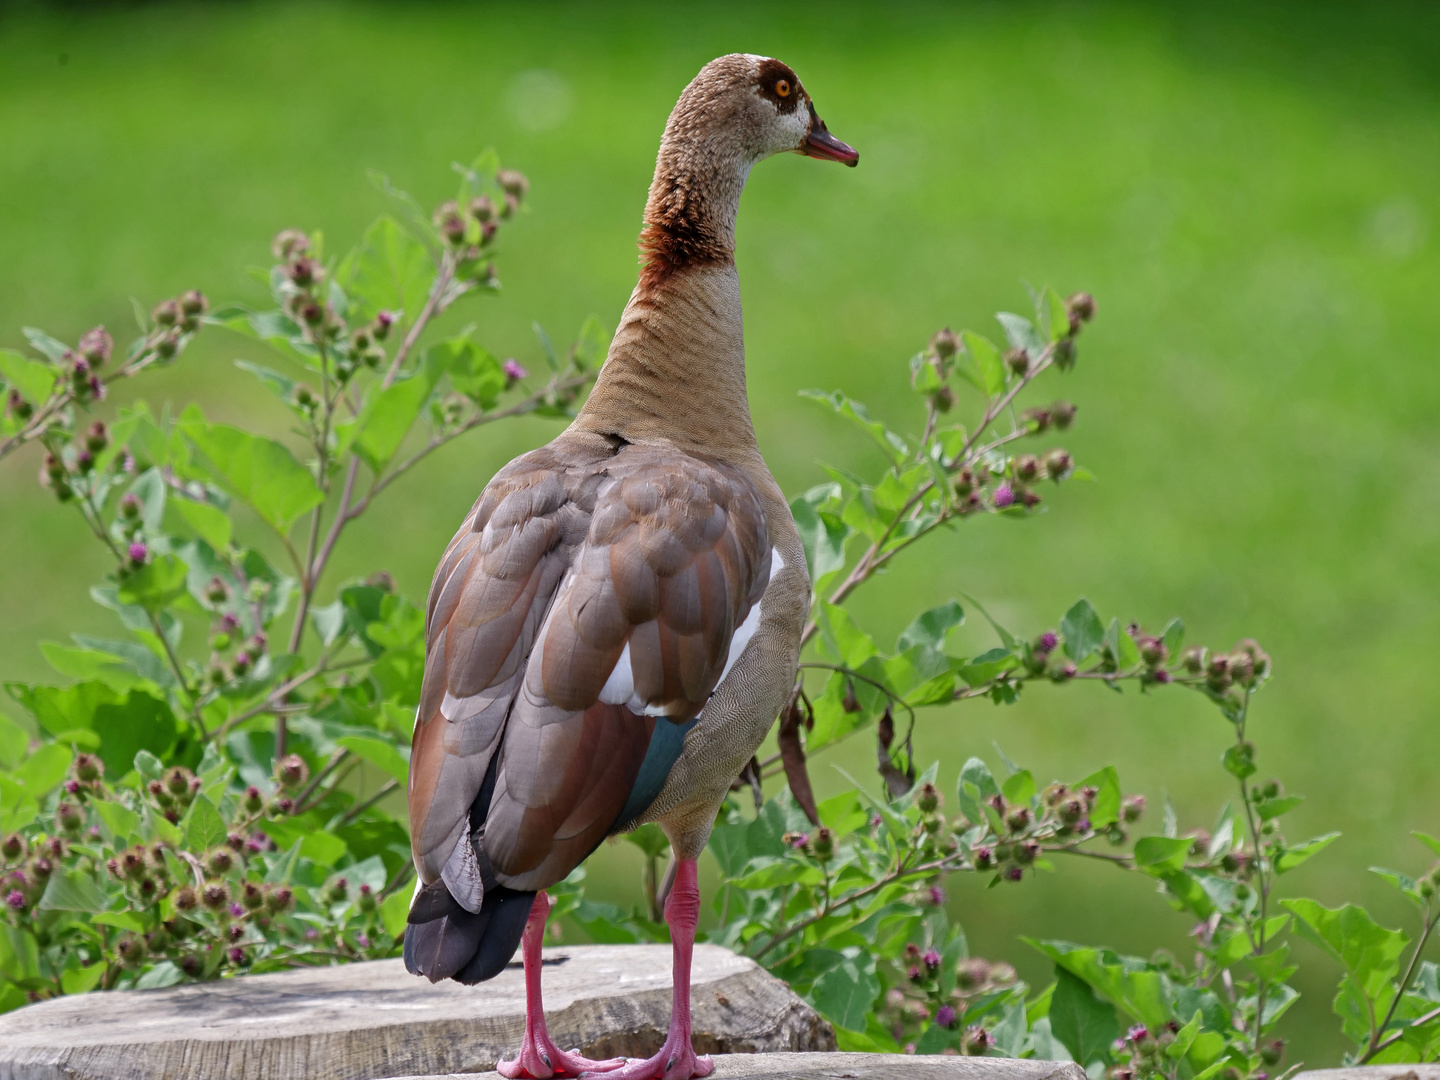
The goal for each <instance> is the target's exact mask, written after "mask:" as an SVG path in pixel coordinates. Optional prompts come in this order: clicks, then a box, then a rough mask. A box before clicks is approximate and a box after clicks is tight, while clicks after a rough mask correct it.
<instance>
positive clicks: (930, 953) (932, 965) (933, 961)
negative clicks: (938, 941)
mask: <svg viewBox="0 0 1440 1080" xmlns="http://www.w3.org/2000/svg"><path fill="white" fill-rule="evenodd" d="M920 959H922V960H924V961H925V966H926V967H928V968H929V969H930V970H931V971H934V970H935V969H936V968H938V967H939V966H940V954H939V953H938V952H936V951H935V950H934V949H926V950H925V955H924V956H922V957H921V958H920Z"/></svg>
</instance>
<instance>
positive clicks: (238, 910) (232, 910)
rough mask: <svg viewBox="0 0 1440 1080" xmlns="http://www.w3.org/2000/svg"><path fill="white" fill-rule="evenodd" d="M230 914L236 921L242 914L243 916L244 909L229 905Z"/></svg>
mask: <svg viewBox="0 0 1440 1080" xmlns="http://www.w3.org/2000/svg"><path fill="white" fill-rule="evenodd" d="M230 914H231V915H233V916H235V918H237V919H238V918H239V917H240V916H241V915H244V914H245V909H244V908H243V907H241V906H240V905H239V904H231V905H230Z"/></svg>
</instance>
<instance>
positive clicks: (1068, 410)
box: [1050, 401, 1075, 431]
mask: <svg viewBox="0 0 1440 1080" xmlns="http://www.w3.org/2000/svg"><path fill="white" fill-rule="evenodd" d="M1074 419H1075V405H1074V404H1073V403H1071V402H1069V401H1057V402H1055V404H1054V405H1051V406H1050V421H1051V422H1052V423H1053V424H1054V425H1055V426H1056V427H1057V428H1059V429H1060V430H1061V431H1064V430H1065V429H1066V428H1068V427H1069V426H1070V424H1071V422H1072V421H1073V420H1074Z"/></svg>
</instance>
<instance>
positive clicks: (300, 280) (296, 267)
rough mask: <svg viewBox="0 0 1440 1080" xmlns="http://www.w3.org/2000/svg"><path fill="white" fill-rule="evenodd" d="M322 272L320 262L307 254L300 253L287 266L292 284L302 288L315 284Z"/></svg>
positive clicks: (286, 271) (287, 272)
mask: <svg viewBox="0 0 1440 1080" xmlns="http://www.w3.org/2000/svg"><path fill="white" fill-rule="evenodd" d="M321 274H322V271H321V269H320V264H319V263H317V262H316V261H315V260H314V259H312V258H310V257H309V256H307V255H300V256H298V257H296V258H295V259H292V260H291V262H290V264H289V265H288V266H286V267H285V276H286V277H287V278H289V279H290V282H291V284H293V285H295V286H296V287H297V288H301V289H307V288H309V287H310V286H311V285H314V284H315V283H316V282H318V281H319V280H320V276H321ZM306 321H307V322H309V321H310V320H308V319H307V320H306Z"/></svg>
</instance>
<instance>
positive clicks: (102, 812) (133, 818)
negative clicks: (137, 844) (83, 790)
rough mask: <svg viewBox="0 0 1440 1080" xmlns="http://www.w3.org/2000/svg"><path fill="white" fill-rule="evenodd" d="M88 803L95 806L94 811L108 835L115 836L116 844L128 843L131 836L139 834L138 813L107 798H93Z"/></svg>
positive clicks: (122, 845)
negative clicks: (107, 830)
mask: <svg viewBox="0 0 1440 1080" xmlns="http://www.w3.org/2000/svg"><path fill="white" fill-rule="evenodd" d="M90 805H91V806H93V807H94V808H95V813H96V814H97V815H99V818H100V820H101V821H102V822H103V823H104V824H105V827H106V828H107V829H109V830H110V835H111V836H112V837H114V838H115V843H116V844H117V845H119V846H121V847H124V846H125V845H127V844H129V843H130V839H131V837H134V836H138V835H139V834H140V815H139V814H137V813H135V811H133V810H129V809H127V808H125V807H123V806H121V805H120V804H119V803H118V802H112V801H110V800H109V799H93V800H91V802H90Z"/></svg>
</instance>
